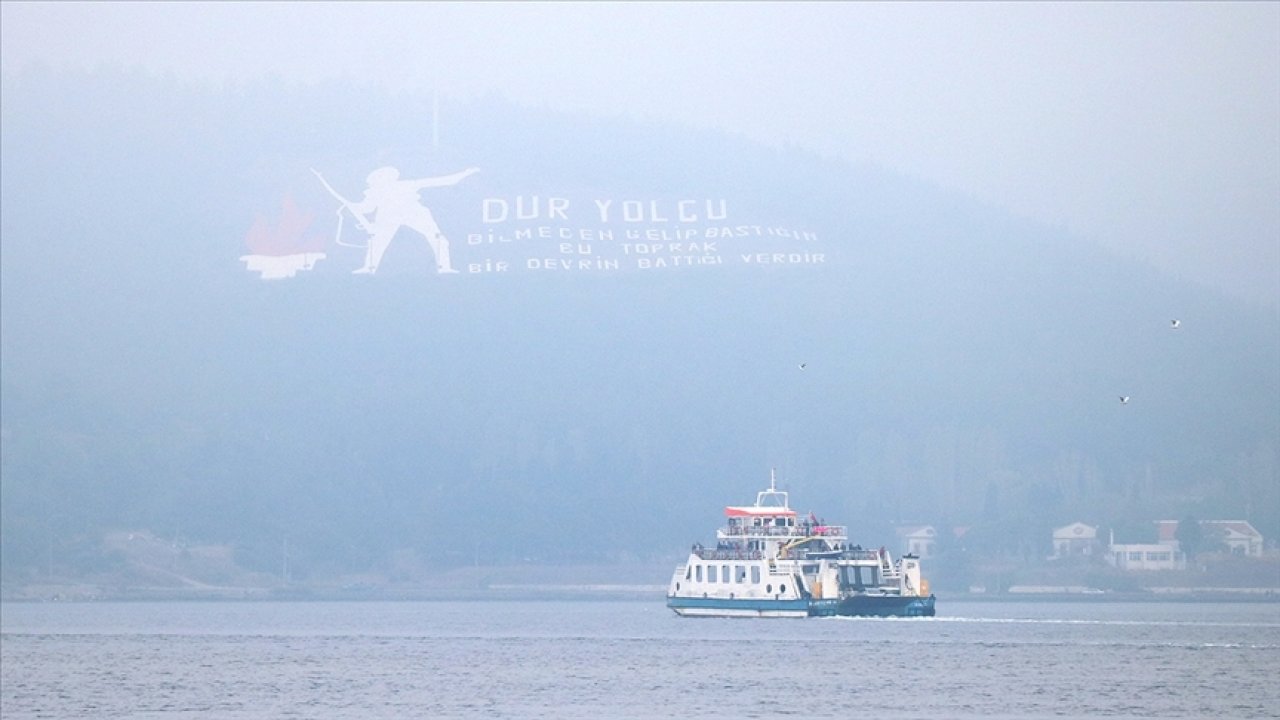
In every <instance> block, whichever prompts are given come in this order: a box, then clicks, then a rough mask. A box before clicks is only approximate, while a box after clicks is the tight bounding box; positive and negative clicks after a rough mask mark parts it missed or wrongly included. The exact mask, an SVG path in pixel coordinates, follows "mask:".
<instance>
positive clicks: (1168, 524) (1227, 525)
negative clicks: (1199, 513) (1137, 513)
mask: <svg viewBox="0 0 1280 720" xmlns="http://www.w3.org/2000/svg"><path fill="white" fill-rule="evenodd" d="M1178 524H1179V521H1178V520H1157V521H1156V537H1157V538H1158V539H1159V542H1161V543H1164V544H1172V545H1175V546H1176V545H1177V544H1178V537H1177V535H1178ZM1200 531H1201V533H1202V534H1203V535H1204V537H1205V539H1206V540H1209V539H1212V540H1216V541H1219V542H1221V543H1222V544H1224V545H1226V546H1227V549H1228V550H1230V551H1231V554H1232V555H1243V556H1245V557H1262V548H1263V544H1262V533H1260V532H1258V530H1257V528H1255V527H1254V526H1253V525H1252V524H1250V523H1249V521H1248V520H1201V521H1200Z"/></svg>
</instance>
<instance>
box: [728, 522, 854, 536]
mask: <svg viewBox="0 0 1280 720" xmlns="http://www.w3.org/2000/svg"><path fill="white" fill-rule="evenodd" d="M720 535H721V536H723V537H747V536H752V537H759V536H766V537H848V536H849V529H848V528H847V527H845V526H844V525H793V526H791V527H776V526H773V525H770V526H768V527H765V526H759V527H757V526H752V525H730V526H728V527H722V528H720Z"/></svg>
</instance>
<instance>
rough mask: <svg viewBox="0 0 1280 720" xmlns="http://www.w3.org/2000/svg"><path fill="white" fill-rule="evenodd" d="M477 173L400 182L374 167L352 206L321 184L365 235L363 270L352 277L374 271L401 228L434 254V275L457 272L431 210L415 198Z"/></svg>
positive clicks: (392, 171)
mask: <svg viewBox="0 0 1280 720" xmlns="http://www.w3.org/2000/svg"><path fill="white" fill-rule="evenodd" d="M313 172H314V171H313ZM477 172H480V170H479V168H468V169H466V170H463V171H462V172H458V173H454V174H452V175H444V176H442V177H430V178H423V179H421V180H401V179H400V171H399V170H397V169H395V168H393V167H382V168H378V169H377V170H374V171H373V172H371V173H369V177H368V183H369V187H368V188H367V189H366V190H365V191H364V199H363V200H361V201H360V202H354V203H352V202H347V201H346V200H344V199H343V198H342V197H341V196H340V195H338V194H337V193H336V192H334V191H333V188H330V187H329V184H328V183H325V187H326V188H328V189H329V192H331V193H333V195H334V197H337V198H338V199H339V200H340V201H341V202H342V203H343V206H344V207H346V209H347V210H349V211H351V214H352V215H354V216H355V219H356V222H357V223H358V224H359V225H360V227H361V228H363V229H364V230H365V231H366V232H368V233H369V244H368V246H367V248H366V250H365V256H364V267H361V268H360V269H358V270H356V271H354V273H353V274H373V273H375V272H377V270H378V263H380V262H381V261H382V255H383V253H385V252H386V251H387V247H388V246H389V245H390V244H391V239H392V238H394V237H395V235H396V233H397V232H398V231H399V230H400V228H402V227H408V228H409V229H411V230H414V231H416V232H418V233H419V234H421V235H422V236H423V237H425V238H426V239H427V243H428V244H429V245H431V251H432V252H433V253H435V257H436V271H437V272H441V273H456V272H458V271H457V270H454V269H453V265H452V264H451V263H450V262H449V240H448V239H447V238H445V236H444V233H442V232H440V226H439V225H437V224H436V220H435V218H434V217H432V216H431V211H430V210H428V209H427V208H426V207H425V206H423V204H422V203H421V201H420V200H419V199H418V192H419V191H421V190H422V189H423V188H429V187H445V186H448V185H456V184H457V183H458V182H460V181H461V180H462V179H463V178H465V177H467V176H469V175H473V174H475V173H477ZM316 176H317V177H319V176H320V173H318V172H317V173H316ZM320 181H321V182H324V178H323V177H320ZM339 213H341V209H339ZM369 213H373V214H374V216H373V220H372V221H370V220H369V219H368V218H367V217H366V216H367V215H368V214H369ZM339 232H341V227H339Z"/></svg>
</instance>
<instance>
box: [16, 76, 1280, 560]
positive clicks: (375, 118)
mask: <svg viewBox="0 0 1280 720" xmlns="http://www.w3.org/2000/svg"><path fill="white" fill-rule="evenodd" d="M5 83H6V87H5V103H4V107H3V123H2V124H0V135H2V137H3V159H4V172H3V175H2V177H0V183H2V191H3V214H2V216H0V233H2V234H0V243H2V244H0V251H2V253H3V257H2V263H0V313H2V318H3V323H2V324H0V341H2V344H0V350H2V353H3V355H2V358H0V361H2V363H0V371H2V373H3V375H2V378H0V379H2V383H3V385H2V388H0V392H2V394H0V399H2V403H3V404H2V407H0V420H2V423H3V445H2V452H3V454H2V456H0V460H2V462H3V466H2V468H3V484H2V489H3V503H2V505H3V507H2V512H3V525H2V527H0V531H2V533H3V552H4V572H5V573H6V576H12V575H14V574H21V573H24V572H28V571H30V570H32V569H33V568H36V567H43V566H44V564H47V563H62V564H66V565H74V564H75V563H76V562H78V561H77V558H84V559H83V560H82V562H84V563H88V564H92V563H93V562H95V560H94V559H93V557H92V554H91V553H88V552H87V551H86V550H85V548H86V547H89V546H91V545H92V544H93V543H94V542H96V541H97V540H96V539H97V538H100V537H102V535H103V534H104V533H106V532H108V531H114V530H121V529H134V528H137V529H145V530H147V531H149V532H154V533H156V535H158V536H163V537H177V536H182V537H187V538H195V539H200V540H204V541H208V542H216V543H227V544H231V545H233V546H234V547H235V548H236V553H237V558H236V559H237V561H238V562H240V563H242V564H244V565H246V566H248V567H255V568H272V567H274V565H275V564H276V563H277V562H278V554H279V548H280V546H281V543H282V542H283V541H284V540H285V539H287V540H288V543H289V547H290V548H291V552H292V553H293V555H294V557H295V567H296V568H297V572H298V573H299V574H300V575H303V576H305V575H306V574H307V573H316V574H319V573H324V572H335V571H351V570H360V569H366V568H370V567H376V566H378V565H379V564H385V563H386V562H387V561H388V558H389V557H390V556H391V555H392V554H393V553H395V552H396V551H399V550H405V549H413V550H415V551H416V552H418V553H419V554H420V556H422V557H424V558H429V559H430V560H429V562H433V563H441V564H449V563H465V562H473V561H475V559H476V558H477V557H479V556H481V555H483V556H484V557H485V558H493V559H496V560H501V561H511V560H524V559H532V560H536V561H542V562H556V561H561V560H594V559H605V558H616V557H641V558H665V557H671V558H673V559H674V558H676V557H678V556H679V553H680V551H681V550H682V549H683V548H685V547H687V545H688V543H690V542H692V541H694V540H702V541H706V540H707V539H709V538H710V536H711V533H712V531H713V528H714V526H715V524H716V523H717V522H719V517H720V516H719V510H720V508H721V506H723V505H725V504H730V503H746V502H749V501H750V500H751V498H752V497H753V493H754V492H755V491H756V490H758V489H759V488H760V487H761V486H762V485H764V484H765V483H767V481H768V475H769V471H770V468H774V467H776V468H777V469H778V472H779V477H780V479H781V481H782V483H783V485H784V486H785V487H786V488H787V489H790V490H791V491H792V500H793V502H794V503H795V504H796V505H797V506H798V509H801V510H802V511H808V510H810V509H812V510H814V511H815V512H818V513H820V514H824V515H825V516H826V517H827V518H828V519H831V520H832V521H843V522H846V523H848V524H849V525H850V526H851V530H852V532H853V534H854V535H855V536H856V538H863V537H865V538H866V541H867V542H868V543H882V542H886V541H887V538H888V537H889V536H890V535H891V528H892V526H893V525H895V524H898V523H910V522H921V523H925V522H928V523H936V524H939V525H942V526H945V525H948V524H955V525H985V526H987V527H990V528H993V529H996V530H998V533H996V535H997V536H998V537H999V538H1001V539H1000V540H999V541H998V543H997V545H998V547H993V550H997V549H1005V550H1012V549H1015V548H1019V547H1022V548H1026V547H1035V546H1036V545H1037V544H1038V543H1043V544H1047V542H1048V536H1047V531H1046V529H1047V528H1049V527H1052V526H1054V525H1060V524H1066V523H1067V522H1071V521H1074V520H1085V521H1088V522H1092V523H1103V524H1107V525H1110V526H1113V527H1121V528H1139V527H1142V526H1143V525H1144V523H1147V521H1149V520H1152V519H1157V518H1168V517H1177V518H1180V517H1183V516H1185V515H1186V514H1188V513H1196V514H1199V515H1201V516H1205V517H1209V516H1214V517H1232V518H1247V519H1250V520H1251V521H1253V522H1254V524H1255V525H1256V526H1258V527H1259V529H1261V531H1262V532H1263V533H1264V535H1266V536H1268V537H1275V536H1277V535H1280V490H1278V489H1277V488H1280V482H1278V480H1280V466H1278V464H1277V447H1276V438H1277V437H1280V416H1278V414H1277V412H1276V408H1277V407H1280V376H1278V375H1280V371H1278V370H1277V369H1276V368H1277V367H1280V322H1277V318H1276V316H1275V313H1274V312H1272V311H1269V310H1265V309H1260V308H1257V307H1250V306H1247V305H1245V304H1242V303H1241V302H1239V301H1236V300H1232V299H1229V298H1227V297H1225V296H1223V295H1221V294H1219V293H1216V292H1213V291H1211V290H1208V289H1206V288H1203V287H1200V286H1196V285H1192V284H1188V283H1185V282H1181V281H1179V280H1177V279H1174V278H1170V277H1167V276H1163V275H1161V274H1159V273H1157V272H1155V271H1154V270H1152V269H1151V268H1149V267H1147V266H1145V265H1142V264H1139V263H1137V262H1134V261H1131V260H1125V259H1121V258H1118V257H1115V256H1112V255H1110V254H1108V253H1106V252H1104V251H1102V250H1100V249H1098V248H1097V247H1096V246H1093V245H1091V244H1090V243H1089V242H1088V241H1087V239H1081V238H1076V237H1071V236H1068V235H1066V234H1065V233H1063V232H1061V231H1059V230H1056V229H1053V228H1048V227H1044V226H1041V225H1037V224H1035V223H1032V222H1029V221H1026V220H1023V219H1019V218H1015V217H1012V216H1010V215H1008V214H1007V213H1004V212H1003V211H1001V210H999V209H997V208H991V207H985V206H981V205H978V204H976V203H973V202H971V201H969V200H967V199H965V198H963V197H959V196H957V195H955V194H953V193H949V192H947V191H945V190H943V189H940V188H937V187H933V186H930V185H927V184H925V183H921V182H918V181H914V180H911V179H908V178H904V177H901V176H898V175H895V174H893V173H891V172H889V171H887V170H885V169H882V168H874V167H866V166H855V165H849V164H846V163H841V162H837V161H834V160H831V159H826V158H821V157H818V156H815V155H813V154H810V153H807V152H804V151H801V150H798V149H788V150H777V149H772V148H766V147H760V146H757V145H753V144H751V143H748V142H746V141H743V140H740V139H737V138H733V137H727V136H722V135H717V134H713V133H708V132H706V131H700V130H692V129H688V128H679V127H671V126H665V125H658V124H648V123H641V122H634V121H628V120H622V119H601V118H592V117H584V116H575V115H563V114H556V113H552V112H549V111H545V110H538V109H531V108H525V107H518V106H515V105H512V104H509V103H507V102H505V101H503V100H501V99H495V98H491V99H487V100H484V101H480V102H476V103H472V104H468V105H453V104H449V103H443V104H442V105H443V108H442V113H441V122H440V125H439V127H438V132H439V145H438V147H436V148H433V147H432V145H431V138H432V119H431V118H432V104H431V99H430V98H421V97H393V96H368V95H362V96H361V97H360V99H359V102H356V100H355V99H354V98H353V97H352V94H351V92H350V88H344V87H340V86H336V85H331V86H318V87H296V86H284V85H279V84H276V85H272V84H262V85H254V86H245V87H227V88H208V87H192V86H180V85H177V84H176V83H174V82H172V81H169V80H165V79H162V78H151V77H146V76H140V75H134V74H128V73H122V72H115V71H102V72H99V73H95V74H92V75H52V74H41V73H37V72H31V73H26V74H23V75H20V76H15V77H6V78H5ZM383 164H388V165H396V166H397V167H400V168H401V170H402V171H403V172H405V173H407V174H417V175H427V174H434V173H445V172H453V171H456V170H459V169H461V168H464V167H468V166H477V167H479V168H481V172H480V173H479V174H478V175H476V176H475V178H474V180H469V181H468V182H469V183H470V184H468V185H466V186H462V185H459V186H458V187H456V188H446V189H444V190H442V191H441V192H440V193H439V194H438V195H436V196H434V197H435V198H436V200H435V203H436V204H435V205H433V208H432V209H433V210H438V216H439V218H440V219H441V225H442V228H443V230H444V232H445V233H446V234H449V235H451V236H452V238H453V247H454V249H455V250H454V252H455V254H456V255H458V256H459V258H461V260H460V261H462V262H475V261H476V259H477V258H478V257H479V255H477V253H478V252H479V250H480V248H478V247H477V246H469V245H468V244H466V243H464V242H463V240H462V235H463V233H465V228H462V227H461V226H460V225H457V224H454V225H450V224H449V223H450V222H454V223H456V222H457V221H456V218H460V217H468V216H470V215H474V213H475V207H474V203H475V199H476V198H477V197H486V198H508V199H512V201H513V202H514V198H515V197H517V196H528V195H530V194H531V192H535V191H537V192H541V193H542V197H541V200H542V201H543V202H545V201H546V199H547V198H548V197H552V196H563V197H566V198H572V199H573V207H574V208H575V209H581V208H584V207H586V208H588V209H590V208H591V207H592V206H591V205H590V204H589V202H590V199H591V198H596V197H609V198H616V199H618V203H619V205H620V203H621V199H622V198H629V197H643V198H659V200H660V201H662V202H668V201H669V202H670V203H674V202H676V201H677V200H678V199H680V198H699V199H701V198H708V197H713V198H726V197H727V198H729V200H728V202H729V204H730V206H731V207H732V208H733V209H734V213H735V215H734V217H735V219H737V218H739V217H740V218H742V222H743V223H746V224H754V223H773V224H776V225H778V226H786V227H799V228H802V229H805V230H812V231H813V232H814V233H815V234H816V235H817V237H818V238H819V240H818V241H817V242H816V243H814V245H813V247H815V248H820V250H821V252H822V253H823V255H824V260H823V262H820V263H814V264H806V265H795V266H793V265H788V264H751V263H737V264H734V265H733V266H732V267H729V266H725V267H699V266H692V267H673V268H666V269H663V270H662V271H651V272H643V271H638V270H634V271H632V270H620V271H618V272H611V271H607V272H554V271H544V272H512V273H510V274H506V275H497V274H485V275H477V276H468V275H467V274H466V273H462V274H460V275H457V276H442V275H436V274H434V273H433V272H430V271H429V269H430V256H429V255H428V253H427V251H426V250H425V249H424V248H423V246H422V244H421V243H419V244H418V245H414V243H412V242H411V241H408V240H406V239H405V238H404V237H403V236H402V237H398V238H397V239H396V241H395V242H394V243H393V244H392V246H391V249H390V250H388V254H387V259H386V262H385V265H384V267H385V269H386V270H385V272H384V271H383V270H380V271H379V273H378V274H377V276H376V277H369V276H365V277H358V276H353V275H352V274H351V270H352V269H353V268H355V267H357V266H358V262H359V260H358V256H359V255H360V253H361V252H362V251H360V250H357V249H351V248H346V247H344V246H338V245H335V244H334V243H333V242H332V235H333V234H334V222H335V216H334V215H333V214H332V213H333V210H334V203H333V201H332V200H331V199H330V198H328V196H327V195H326V194H325V192H324V191H323V189H322V188H321V187H320V186H319V185H318V184H317V183H315V181H314V178H313V177H312V176H311V175H310V173H309V170H310V168H312V167H320V168H323V169H324V171H325V172H326V174H327V176H328V177H329V178H331V179H333V180H334V181H335V182H337V183H339V184H342V185H343V187H344V188H346V189H347V191H348V192H350V193H352V194H357V193H358V191H359V189H360V187H361V186H362V185H363V180H364V175H365V173H367V172H368V171H369V170H371V169H372V168H374V167H377V166H379V165H383ZM284 195H290V196H291V197H293V198H295V199H296V200H297V202H298V203H299V204H300V205H301V206H303V207H304V208H305V209H306V211H307V212H309V213H311V214H312V215H314V220H313V223H312V225H311V229H310V230H309V231H308V232H309V233H310V234H311V235H314V236H315V237H318V238H321V239H322V240H323V242H324V243H326V250H327V254H328V256H327V257H326V258H325V259H324V260H323V261H321V262H320V263H318V264H317V265H316V266H315V268H314V269H313V270H311V271H308V272H301V273H299V274H298V275H297V276H296V277H290V278H284V279H280V280H263V279H261V278H260V277H258V276H256V275H254V274H253V273H251V272H247V271H246V268H245V265H244V264H243V262H241V261H240V260H239V258H240V256H242V255H244V254H245V253H246V252H247V250H246V246H245V236H246V233H247V232H248V231H249V229H250V227H251V225H252V224H253V222H254V219H255V217H256V216H266V217H268V218H273V217H274V216H275V215H278V214H279V212H280V209H279V208H280V202H281V197H282V196H284ZM655 202H657V201H655ZM668 207H674V205H669V206H668ZM345 227H346V230H345V231H346V232H347V233H348V234H349V235H348V237H350V238H351V239H355V238H356V236H357V235H358V230H357V229H356V228H355V227H354V225H353V223H352V222H351V219H350V218H349V217H348V218H347V221H346V226H345ZM766 241H767V242H773V241H772V240H768V239H766V240H765V241H761V242H760V243H757V244H755V245H752V246H750V247H748V246H746V245H743V246H741V247H743V248H746V249H745V250H744V251H742V252H739V251H738V249H736V247H735V246H734V244H733V242H731V241H729V240H724V241H721V245H719V246H718V248H719V250H720V251H722V254H725V255H730V258H731V259H732V255H733V254H739V255H741V254H750V253H753V252H756V251H758V250H759V249H760V247H765V244H762V243H765V242H766ZM787 247H788V248H789V249H788V250H787V252H791V251H794V250H795V247H794V246H792V245H788V246H787ZM493 252H497V253H502V252H507V253H508V255H509V253H510V251H509V250H505V249H500V248H499V249H495V250H494V251H493ZM468 253H471V257H470V259H468V258H467V254H468ZM504 257H505V256H504ZM424 268H425V269H426V270H425V271H424ZM1173 318H1178V319H1180V320H1181V321H1182V327H1181V328H1180V329H1178V330H1173V329H1171V328H1170V326H1169V324H1170V320H1171V319H1173ZM800 363H805V367H804V368H803V369H801V368H800V367H799V365H800ZM1120 395H1129V396H1131V397H1132V400H1131V402H1130V403H1129V404H1128V405H1123V406H1122V405H1121V404H1120V403H1119V402H1118V399H1117V398H1118V396H1120ZM51 556H56V557H54V558H53V559H51Z"/></svg>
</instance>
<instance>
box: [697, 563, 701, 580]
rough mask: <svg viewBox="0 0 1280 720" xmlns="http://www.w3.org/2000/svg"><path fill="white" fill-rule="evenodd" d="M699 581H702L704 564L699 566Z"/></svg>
mask: <svg viewBox="0 0 1280 720" xmlns="http://www.w3.org/2000/svg"><path fill="white" fill-rule="evenodd" d="M697 569H698V582H702V566H701V565H699V566H698V568H697Z"/></svg>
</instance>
